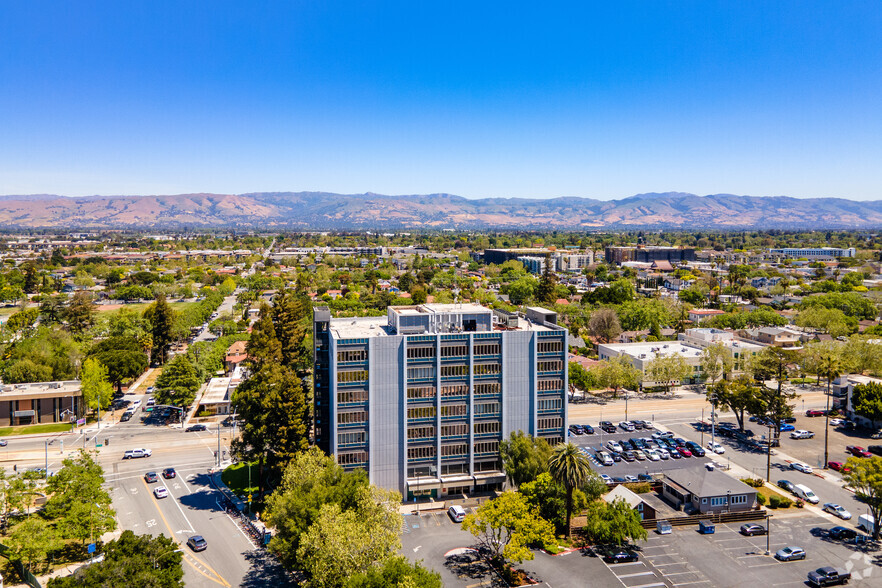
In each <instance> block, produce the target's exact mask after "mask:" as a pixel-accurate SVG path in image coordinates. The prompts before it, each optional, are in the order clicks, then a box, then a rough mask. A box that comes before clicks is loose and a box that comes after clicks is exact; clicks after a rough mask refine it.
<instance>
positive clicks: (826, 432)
mask: <svg viewBox="0 0 882 588" xmlns="http://www.w3.org/2000/svg"><path fill="white" fill-rule="evenodd" d="M829 439H830V377H829V375H828V376H827V410H826V411H824V463H823V467H824V469H825V470H826V469H827V461H828V460H829V459H830V456H829V452H828V450H827V448H828V441H829Z"/></svg>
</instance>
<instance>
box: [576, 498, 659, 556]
mask: <svg viewBox="0 0 882 588" xmlns="http://www.w3.org/2000/svg"><path fill="white" fill-rule="evenodd" d="M584 533H585V535H587V537H588V539H589V540H590V541H592V542H593V543H594V544H601V545H602V544H613V543H614V544H616V545H621V544H622V543H625V542H626V541H629V540H630V541H637V540H645V539H646V537H647V533H646V529H644V528H643V526H642V525H641V524H640V515H639V514H638V513H637V511H636V510H634V509H633V508H631V506H630V505H629V504H628V503H627V502H625V501H624V500H623V499H621V498H619V499H616V500H614V501H613V502H606V501H603V500H596V501H594V502H593V503H591V505H589V506H588V513H587V521H586V523H585V529H584Z"/></svg>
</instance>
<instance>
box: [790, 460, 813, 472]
mask: <svg viewBox="0 0 882 588" xmlns="http://www.w3.org/2000/svg"><path fill="white" fill-rule="evenodd" d="M790 469H792V470H796V471H797V472H802V473H803V474H810V473H812V472H813V471H814V470H812V466H810V465H806V464H804V463H799V462H798V461H794V462H793V463H792V464H790Z"/></svg>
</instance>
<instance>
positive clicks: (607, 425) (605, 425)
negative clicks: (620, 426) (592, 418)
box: [600, 421, 616, 433]
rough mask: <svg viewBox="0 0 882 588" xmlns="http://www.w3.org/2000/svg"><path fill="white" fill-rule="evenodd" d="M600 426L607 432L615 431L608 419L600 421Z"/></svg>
mask: <svg viewBox="0 0 882 588" xmlns="http://www.w3.org/2000/svg"><path fill="white" fill-rule="evenodd" d="M600 428H601V429H603V430H604V431H605V432H607V433H615V432H616V426H615V425H614V424H612V422H610V421H600Z"/></svg>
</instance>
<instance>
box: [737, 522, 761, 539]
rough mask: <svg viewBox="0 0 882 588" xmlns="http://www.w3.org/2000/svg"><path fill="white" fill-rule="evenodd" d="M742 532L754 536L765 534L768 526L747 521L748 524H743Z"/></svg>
mask: <svg viewBox="0 0 882 588" xmlns="http://www.w3.org/2000/svg"><path fill="white" fill-rule="evenodd" d="M741 534H742V535H747V536H748V537H753V536H754V535H765V534H766V528H765V527H763V526H762V525H757V524H756V523H747V524H746V525H741Z"/></svg>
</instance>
